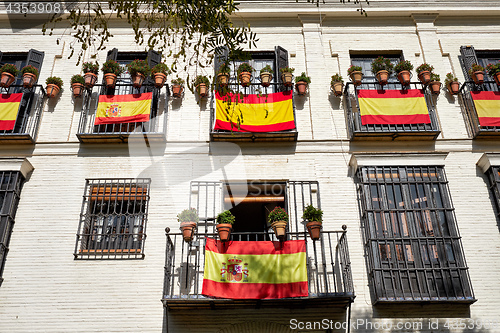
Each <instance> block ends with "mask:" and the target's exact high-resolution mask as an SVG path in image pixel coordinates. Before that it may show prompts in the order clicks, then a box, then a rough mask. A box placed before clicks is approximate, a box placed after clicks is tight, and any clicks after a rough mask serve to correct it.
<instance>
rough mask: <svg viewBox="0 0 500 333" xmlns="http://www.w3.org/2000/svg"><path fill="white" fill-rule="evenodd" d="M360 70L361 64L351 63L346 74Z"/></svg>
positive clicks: (361, 69)
mask: <svg viewBox="0 0 500 333" xmlns="http://www.w3.org/2000/svg"><path fill="white" fill-rule="evenodd" d="M362 71H363V68H361V66H355V65H351V67H349V69H347V75H351V74H352V72H362Z"/></svg>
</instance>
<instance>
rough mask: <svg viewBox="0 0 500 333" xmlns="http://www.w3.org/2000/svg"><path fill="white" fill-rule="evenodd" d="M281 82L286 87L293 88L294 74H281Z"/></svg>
mask: <svg viewBox="0 0 500 333" xmlns="http://www.w3.org/2000/svg"><path fill="white" fill-rule="evenodd" d="M281 81H283V85H284V86H285V87H291V86H293V74H292V73H290V72H284V73H283V74H281Z"/></svg>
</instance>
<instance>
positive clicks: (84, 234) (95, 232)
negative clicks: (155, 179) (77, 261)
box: [75, 178, 151, 259]
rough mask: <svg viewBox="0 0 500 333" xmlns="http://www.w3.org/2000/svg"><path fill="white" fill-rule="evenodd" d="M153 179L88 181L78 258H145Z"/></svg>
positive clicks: (78, 235)
mask: <svg viewBox="0 0 500 333" xmlns="http://www.w3.org/2000/svg"><path fill="white" fill-rule="evenodd" d="M150 183H151V180H150V179H145V178H138V179H133V178H131V179H87V182H86V186H85V194H84V198H83V206H82V214H81V219H80V226H79V230H78V234H77V242H76V247H75V258H85V259H103V258H111V259H113V258H118V259H121V258H143V257H144V241H145V239H146V221H147V214H148V203H149V188H150Z"/></svg>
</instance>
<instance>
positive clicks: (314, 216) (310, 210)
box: [302, 205, 323, 222]
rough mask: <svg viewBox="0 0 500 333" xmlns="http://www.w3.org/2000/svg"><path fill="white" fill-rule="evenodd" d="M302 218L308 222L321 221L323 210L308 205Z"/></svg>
mask: <svg viewBox="0 0 500 333" xmlns="http://www.w3.org/2000/svg"><path fill="white" fill-rule="evenodd" d="M302 218H303V219H304V220H307V221H309V222H311V221H316V222H323V211H322V210H321V209H317V208H314V206H313V205H308V206H307V207H306V209H305V210H304V214H303V215H302Z"/></svg>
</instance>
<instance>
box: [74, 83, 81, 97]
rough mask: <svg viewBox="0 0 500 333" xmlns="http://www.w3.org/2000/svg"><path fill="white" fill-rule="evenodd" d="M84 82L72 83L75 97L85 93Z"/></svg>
mask: <svg viewBox="0 0 500 333" xmlns="http://www.w3.org/2000/svg"><path fill="white" fill-rule="evenodd" d="M83 87H84V86H83V84H81V83H72V84H71V90H72V91H73V97H74V98H78V97H81V96H82V95H83Z"/></svg>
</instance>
